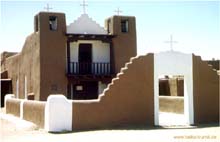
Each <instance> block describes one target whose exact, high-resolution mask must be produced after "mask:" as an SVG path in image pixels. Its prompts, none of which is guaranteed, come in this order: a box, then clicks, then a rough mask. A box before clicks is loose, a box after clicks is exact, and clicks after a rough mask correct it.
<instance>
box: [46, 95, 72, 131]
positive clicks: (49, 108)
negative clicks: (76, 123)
mask: <svg viewBox="0 0 220 142" xmlns="http://www.w3.org/2000/svg"><path fill="white" fill-rule="evenodd" d="M45 130H46V131H49V132H62V131H72V101H69V100H67V99H66V97H65V96H64V95H50V96H49V97H48V98H47V103H46V106H45Z"/></svg>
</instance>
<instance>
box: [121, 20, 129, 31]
mask: <svg viewBox="0 0 220 142" xmlns="http://www.w3.org/2000/svg"><path fill="white" fill-rule="evenodd" d="M121 32H122V33H127V32H128V20H121Z"/></svg>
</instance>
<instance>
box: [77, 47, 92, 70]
mask: <svg viewBox="0 0 220 142" xmlns="http://www.w3.org/2000/svg"><path fill="white" fill-rule="evenodd" d="M91 69H92V44H79V73H80V74H91Z"/></svg>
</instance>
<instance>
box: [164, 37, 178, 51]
mask: <svg viewBox="0 0 220 142" xmlns="http://www.w3.org/2000/svg"><path fill="white" fill-rule="evenodd" d="M165 43H169V44H170V49H171V51H173V44H174V43H178V42H177V41H174V40H173V36H172V35H170V40H169V41H165Z"/></svg>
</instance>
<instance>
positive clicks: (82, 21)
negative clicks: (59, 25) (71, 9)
mask: <svg viewBox="0 0 220 142" xmlns="http://www.w3.org/2000/svg"><path fill="white" fill-rule="evenodd" d="M67 33H69V34H70V33H71V34H104V35H106V34H107V33H108V32H107V31H106V30H105V29H104V28H103V27H101V26H100V25H99V24H97V23H96V22H95V21H93V20H92V18H90V17H89V16H88V15H87V14H82V15H81V16H80V17H79V18H78V19H77V20H75V21H74V22H73V23H71V24H70V25H68V26H67Z"/></svg>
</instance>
